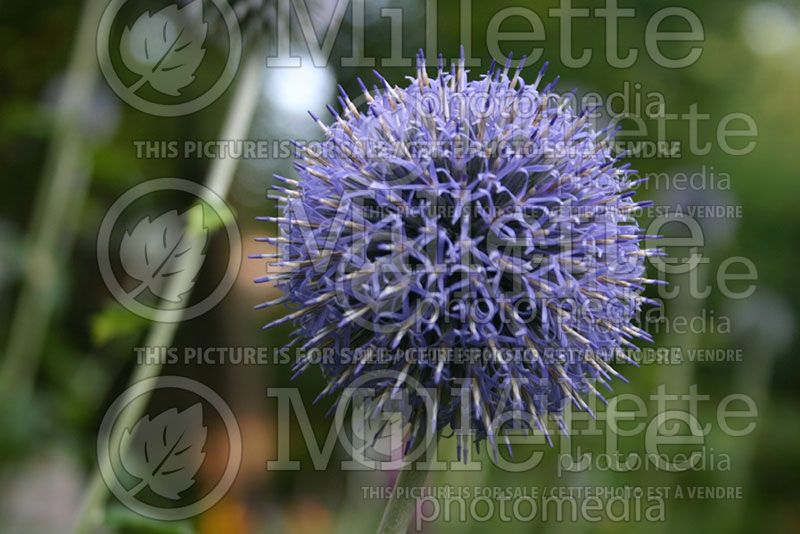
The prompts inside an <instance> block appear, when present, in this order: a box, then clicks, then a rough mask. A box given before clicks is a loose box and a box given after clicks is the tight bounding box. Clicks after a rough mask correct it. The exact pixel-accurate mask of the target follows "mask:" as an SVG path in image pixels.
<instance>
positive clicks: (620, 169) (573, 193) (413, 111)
mask: <svg viewBox="0 0 800 534" xmlns="http://www.w3.org/2000/svg"><path fill="white" fill-rule="evenodd" d="M524 61H525V60H524V58H523V59H522V61H521V62H520V64H519V65H518V67H517V68H516V69H512V68H511V57H509V60H508V62H507V63H506V65H505V66H504V67H501V68H496V67H495V65H493V66H492V67H491V68H490V69H489V71H488V73H486V74H484V75H482V76H481V77H480V78H478V79H474V80H468V71H467V70H466V69H465V68H464V60H463V53H462V56H461V59H460V60H458V61H457V62H456V63H455V64H454V65H452V66H451V68H450V69H449V70H448V69H445V68H444V61H443V60H442V58H441V56H440V58H439V65H438V69H436V74H435V76H431V75H430V74H429V72H428V69H427V68H426V65H425V61H424V58H423V57H422V53H421V52H420V56H419V57H418V66H417V72H416V76H414V77H409V78H408V84H407V85H406V87H399V86H396V85H391V84H390V83H389V82H388V81H387V80H386V79H384V78H383V77H382V76H381V75H380V74H378V73H377V72H376V77H377V80H378V82H377V84H376V86H375V87H374V88H373V89H369V88H367V87H366V85H365V84H364V83H363V82H361V80H359V84H360V86H361V89H362V95H361V97H362V98H363V101H364V105H362V106H357V105H356V104H355V103H354V102H353V100H352V99H351V98H350V97H349V96H348V95H347V94H346V93H345V91H344V90H341V96H340V104H341V105H342V110H341V111H336V110H335V109H333V108H329V111H330V113H331V116H332V121H331V123H330V124H326V123H324V122H323V121H322V119H320V118H319V117H316V116H313V115H312V119H313V120H314V121H316V122H317V123H318V124H319V126H320V128H321V129H322V131H323V132H324V134H325V140H324V141H323V142H322V143H320V145H318V146H316V147H309V146H300V145H298V153H299V157H298V159H297V161H296V162H295V168H296V170H297V174H298V177H297V178H296V179H290V178H284V177H277V178H278V179H279V180H280V181H281V182H282V184H283V185H282V186H280V187H279V188H278V190H279V194H278V195H276V197H275V198H276V199H277V200H278V204H279V210H280V215H279V216H278V217H264V218H263V219H264V220H267V221H271V222H277V223H278V227H279V231H280V235H279V237H275V238H264V241H267V242H270V243H273V244H275V245H276V247H277V250H278V254H277V257H278V258H279V261H278V262H276V263H275V264H274V265H275V266H277V267H279V268H281V269H282V271H281V272H279V273H277V274H271V275H269V276H265V277H263V278H261V279H259V280H257V281H259V282H275V283H277V286H278V287H279V288H280V289H281V291H283V293H284V296H283V297H282V298H281V299H278V300H277V301H272V302H268V303H265V304H264V306H267V305H271V304H276V303H287V304H288V305H289V306H290V307H292V311H291V313H288V314H287V315H285V316H284V317H282V318H281V319H278V320H277V321H274V322H272V323H270V324H268V325H267V327H271V326H275V325H277V324H282V323H285V322H289V321H291V322H293V323H294V324H295V325H296V326H297V330H296V332H295V334H294V336H293V340H294V341H293V343H296V344H298V346H299V347H300V348H303V349H310V348H317V349H330V350H329V353H330V354H332V356H331V357H330V358H327V359H326V358H323V360H322V361H320V362H317V361H314V359H312V358H305V359H301V360H299V361H298V363H297V370H298V372H302V371H304V370H305V369H307V368H308V367H311V366H319V367H321V369H322V371H323V372H324V374H325V376H326V377H327V379H328V385H327V387H326V388H325V390H324V391H323V392H322V395H325V394H331V393H334V392H337V391H341V390H343V389H344V388H347V387H348V386H349V385H350V384H353V383H356V382H359V381H361V380H363V379H364V378H365V377H367V376H369V374H370V373H376V372H380V373H378V374H379V375H380V378H376V379H374V380H373V381H372V382H371V383H370V387H371V388H372V391H373V392H374V395H373V399H374V401H375V404H376V406H377V407H380V406H381V405H382V404H383V403H384V402H385V401H386V400H388V399H390V398H393V397H394V396H395V395H397V394H398V392H400V393H404V394H406V395H407V396H408V399H409V406H410V409H409V411H408V413H407V420H406V421H405V422H406V426H405V430H404V432H405V433H404V440H405V444H406V448H407V449H408V448H411V447H412V446H414V445H415V444H416V443H418V442H419V440H420V439H421V437H422V436H424V435H429V433H431V432H438V431H442V430H443V429H445V428H447V427H451V428H453V429H457V430H459V451H460V453H461V452H463V453H466V452H467V451H468V450H469V447H468V445H467V440H469V439H472V440H473V441H474V443H475V444H476V445H478V444H480V443H481V442H482V440H484V439H486V440H488V443H489V445H490V447H491V448H492V449H494V450H496V446H497V442H498V439H502V438H503V437H504V436H507V435H508V433H509V432H511V431H512V430H515V429H516V430H519V429H520V428H521V429H523V430H526V431H529V432H530V431H540V432H544V433H545V434H546V433H547V425H546V420H545V418H546V417H547V416H548V415H550V416H552V417H553V418H554V419H555V420H556V421H558V422H559V423H561V419H560V415H559V414H560V413H561V412H562V410H563V409H564V407H565V404H566V403H567V402H569V403H572V404H573V405H574V406H575V407H577V408H579V409H587V410H588V409H589V406H588V404H587V403H586V401H585V400H584V398H583V397H584V396H585V395H587V394H591V395H597V396H599V397H600V398H601V399H602V395H601V394H600V393H599V392H598V390H597V388H596V384H598V383H599V384H602V385H607V383H608V382H609V381H610V379H611V377H612V376H619V375H618V374H617V373H616V372H615V371H614V370H613V369H612V367H611V365H610V362H611V360H612V359H613V358H615V357H621V358H625V354H624V351H625V350H626V349H636V346H635V344H634V343H633V341H634V340H635V339H637V338H643V339H648V340H649V339H650V338H649V336H648V335H647V333H646V332H644V331H642V330H641V329H639V328H638V327H636V326H635V325H634V324H633V321H634V318H635V316H636V314H637V313H638V311H639V309H640V307H641V306H642V304H643V303H644V302H646V299H644V297H643V296H642V295H641V293H642V291H643V288H644V285H645V284H647V283H650V282H652V281H651V280H648V279H646V278H644V270H645V267H644V262H645V258H646V257H647V256H648V255H653V254H657V253H658V251H656V250H653V249H646V248H643V241H644V240H645V239H646V238H647V237H651V236H645V235H643V233H642V231H641V230H640V228H639V226H638V224H637V222H636V220H635V218H634V217H633V215H634V214H635V212H636V211H637V209H639V208H640V207H642V206H643V205H644V203H642V202H639V203H637V202H635V201H634V200H633V199H632V195H633V191H632V187H633V186H634V185H635V182H634V181H633V180H631V179H629V175H630V174H632V171H630V170H629V169H628V167H627V166H626V165H622V164H621V163H620V161H619V158H618V157H617V156H615V155H614V154H613V153H612V145H611V141H612V138H613V132H612V131H610V130H603V131H596V130H595V129H594V128H593V127H592V126H591V124H590V122H589V118H590V116H589V112H588V110H585V111H583V112H580V111H577V110H573V109H572V108H571V107H570V106H569V105H568V103H569V102H568V98H567V97H565V96H564V95H560V94H558V93H556V92H555V91H554V86H555V81H554V82H552V83H550V84H548V85H546V86H542V84H543V77H544V74H545V69H546V65H545V67H544V68H542V70H541V71H540V72H539V73H538V76H537V77H536V78H535V80H533V81H532V82H531V83H526V82H525V80H524V79H523V76H522V70H523V68H524ZM321 353H322V352H321ZM386 372H389V373H390V374H389V375H386ZM417 385H419V386H421V387H422V388H423V389H424V390H425V391H427V392H429V393H427V394H424V395H423V394H422V393H421V392H420V391H418V390H419V387H417ZM509 413H510V414H513V415H511V416H509V415H508V414H509ZM465 428H467V429H469V432H468V433H465V432H461V430H462V429H465Z"/></svg>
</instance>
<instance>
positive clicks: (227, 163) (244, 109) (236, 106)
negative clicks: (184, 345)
mask: <svg viewBox="0 0 800 534" xmlns="http://www.w3.org/2000/svg"><path fill="white" fill-rule="evenodd" d="M265 50H266V49H265V46H264V45H263V43H261V42H259V43H257V44H255V45H253V46H251V47H250V53H249V54H248V55H247V57H246V59H245V61H244V63H243V65H242V68H241V70H240V72H239V77H238V79H237V81H236V87H235V91H234V94H233V95H232V97H231V101H230V107H229V108H228V114H227V116H226V117H225V123H224V125H223V127H222V133H221V137H220V138H221V139H226V140H228V139H231V140H235V139H244V138H245V137H246V136H247V134H248V133H249V131H250V125H251V123H252V119H253V116H254V114H255V108H256V105H257V104H258V99H259V96H260V95H261V92H262V85H263V78H264V76H263V75H264V69H265V67H264V58H265V57H266V53H265ZM237 164H238V160H237V159H235V158H219V159H215V160H214V162H213V163H212V164H211V167H210V168H209V171H208V175H207V176H206V180H205V183H204V185H205V186H206V187H207V188H209V189H211V190H212V191H214V192H215V193H216V194H217V195H219V197H220V198H223V199H224V198H226V197H227V195H228V192H229V191H230V188H231V184H232V183H233V178H234V175H235V173H236V166H237ZM193 224H196V225H197V226H198V227H196V228H192V226H193ZM201 224H202V221H200V220H195V221H194V222H192V221H190V222H189V228H187V232H193V231H200V230H201V229H200V228H199V226H200V225H201ZM193 261H197V262H198V263H200V264H201V263H202V261H203V257H202V256H197V257H196V258H194V259H193ZM195 267H199V265H191V266H187V267H186V268H185V269H184V270H183V273H195V272H197V271H198V270H199V269H196V268H195ZM168 283H171V284H176V287H187V286H188V285H189V284H186V280H183V279H182V278H181V275H176V276H175V277H171V278H170V280H169V282H168ZM166 294H170V292H169V289H168V290H167V291H166ZM189 295H190V293H184V298H186V299H188V298H189ZM174 313H175V312H174V311H172V312H170V314H174ZM171 318H172V320H173V322H159V321H158V318H157V317H156V321H155V322H153V324H152V325H151V326H150V330H149V332H148V335H147V339H146V340H145V346H146V347H165V346H169V345H170V344H171V343H172V340H173V338H174V336H175V332H176V330H177V327H178V323H177V322H174V315H173V316H172V317H171ZM160 373H161V365H160V364H155V365H147V364H145V365H140V366H139V367H138V368H137V369H136V371H135V372H134V373H133V375H132V376H131V379H130V384H135V383H137V382H140V381H142V380H145V379H147V378H151V377H154V376H158V375H159V374H160ZM148 398H149V395H140V396H139V397H137V399H136V404H135V405H133V406H131V408H130V409H128V410H125V411H123V413H122V414H121V415H120V417H119V419H118V420H117V422H116V425H115V428H116V432H115V434H114V435H112V436H111V443H117V442H118V441H119V432H121V431H122V430H124V429H125V428H128V429H130V428H132V427H133V425H134V423H135V422H136V421H137V420H138V419H139V418H140V417H141V416H142V413H143V412H144V410H145V408H146V407H147V400H148ZM107 492H108V490H107V488H106V486H105V483H104V482H103V478H102V476H101V474H100V471H99V470H95V472H94V473H93V474H92V477H91V479H90V481H89V486H88V489H87V493H86V496H85V497H84V503H83V506H82V507H81V511H80V514H79V516H78V518H77V521H76V523H75V526H74V530H73V531H74V532H91V531H92V530H93V529H95V528H96V527H97V526H98V525H100V524H101V523H102V520H103V505H104V502H105V499H106V496H107Z"/></svg>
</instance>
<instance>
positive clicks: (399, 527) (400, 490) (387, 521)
mask: <svg viewBox="0 0 800 534" xmlns="http://www.w3.org/2000/svg"><path fill="white" fill-rule="evenodd" d="M427 478H428V464H427V463H425V464H423V465H421V466H419V465H411V466H409V469H407V470H405V471H400V473H399V474H398V475H397V480H395V482H394V490H393V491H392V496H391V497H390V498H389V502H388V503H386V508H385V509H384V511H383V519H381V524H380V526H379V527H378V534H404V533H405V532H408V525H409V523H410V522H411V519H412V518H413V517H414V512H415V511H416V509H417V499H416V498H415V497H413V496H412V495H416V493H415V492H413V491H412V490H413V489H414V488H421V487H423V486H424V485H425V480H426V479H427Z"/></svg>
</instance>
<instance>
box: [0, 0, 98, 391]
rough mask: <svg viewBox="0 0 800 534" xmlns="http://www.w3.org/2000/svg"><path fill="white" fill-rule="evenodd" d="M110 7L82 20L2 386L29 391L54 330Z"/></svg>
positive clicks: (88, 7)
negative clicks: (100, 36)
mask: <svg viewBox="0 0 800 534" xmlns="http://www.w3.org/2000/svg"><path fill="white" fill-rule="evenodd" d="M105 7H106V2H105V1H104V0H87V2H86V4H85V5H84V7H83V11H82V13H81V17H80V19H79V21H78V31H77V36H76V38H75V42H74V44H73V47H72V52H71V55H70V60H69V65H68V66H67V70H66V74H65V77H64V84H63V85H62V88H61V93H60V95H59V100H58V107H57V109H56V113H55V117H54V123H53V132H52V138H51V141H50V145H49V147H48V151H47V156H46V158H45V165H44V170H43V173H42V185H41V186H40V189H39V191H38V194H37V198H36V202H35V205H34V208H33V216H32V223H31V224H32V227H31V230H30V234H29V235H30V236H31V237H30V238H28V239H29V241H28V243H27V246H26V250H25V258H24V261H23V265H24V272H25V275H24V278H23V281H22V289H21V292H20V296H19V300H18V301H17V306H16V309H15V310H14V314H13V320H12V323H11V327H10V329H9V336H8V346H7V347H6V352H5V358H4V359H3V364H2V367H1V368H0V392H2V393H4V394H10V393H11V392H12V390H13V392H14V393H15V394H17V395H27V394H29V393H30V391H31V389H32V384H33V380H34V378H35V376H36V371H37V369H38V367H39V361H40V359H41V353H42V350H43V344H44V340H45V338H46V335H45V334H46V331H47V328H48V326H49V324H50V318H51V316H52V314H53V311H54V309H55V306H56V295H57V294H58V280H59V279H61V276H60V274H61V272H62V270H63V268H62V264H63V259H64V258H65V257H67V256H68V255H69V252H70V250H71V249H72V243H73V241H74V239H75V234H76V232H77V228H76V227H77V223H76V222H75V221H77V220H78V215H79V213H80V211H81V209H82V206H83V202H84V200H85V197H86V191H87V189H88V185H89V175H90V174H91V173H90V167H91V158H90V152H91V144H90V142H89V141H88V140H87V139H86V136H85V135H83V134H82V131H83V128H84V127H83V124H82V123H83V121H84V120H85V119H86V117H87V116H88V114H89V112H90V109H91V104H92V97H93V92H94V87H95V84H96V82H97V78H98V74H97V63H96V61H97V60H96V59H95V52H94V48H95V33H96V31H97V26H98V21H99V20H100V17H101V15H102V13H103V9H104V8H105Z"/></svg>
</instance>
